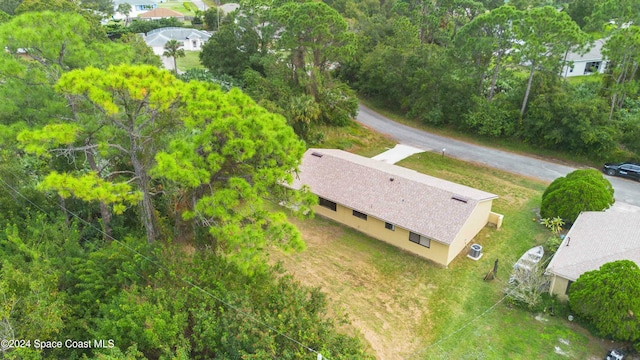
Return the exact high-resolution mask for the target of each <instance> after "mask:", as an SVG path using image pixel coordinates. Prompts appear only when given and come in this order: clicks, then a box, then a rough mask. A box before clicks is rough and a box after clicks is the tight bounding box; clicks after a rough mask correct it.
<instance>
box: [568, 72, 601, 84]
mask: <svg viewBox="0 0 640 360" xmlns="http://www.w3.org/2000/svg"><path fill="white" fill-rule="evenodd" d="M567 81H568V82H569V83H570V84H571V85H578V84H585V83H601V82H602V74H591V75H582V76H570V77H568V78H567Z"/></svg>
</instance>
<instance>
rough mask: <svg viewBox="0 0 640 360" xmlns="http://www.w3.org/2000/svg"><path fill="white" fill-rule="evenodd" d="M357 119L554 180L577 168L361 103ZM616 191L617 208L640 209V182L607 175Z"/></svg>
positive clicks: (416, 142)
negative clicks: (431, 129) (453, 135)
mask: <svg viewBox="0 0 640 360" xmlns="http://www.w3.org/2000/svg"><path fill="white" fill-rule="evenodd" d="M358 110H359V111H358V116H357V118H356V119H357V121H358V122H359V123H361V124H363V125H365V126H367V127H369V128H371V129H373V130H375V131H378V132H380V133H383V134H386V135H389V136H390V137H392V138H393V139H395V140H396V141H397V142H399V143H401V144H405V145H409V146H413V147H416V148H419V149H423V150H425V151H435V152H442V151H443V149H444V153H445V156H451V157H454V158H457V159H461V160H465V161H469V162H474V163H478V164H483V165H487V166H490V167H493V168H496V169H500V170H505V171H509V172H512V173H515V174H519V175H523V176H528V177H531V178H535V179H540V180H543V181H546V182H551V181H553V180H554V179H556V178H558V177H561V176H565V175H567V174H568V173H570V172H572V171H574V170H576V168H573V167H570V166H566V165H562V164H557V163H554V162H550V161H545V160H540V159H536V158H533V157H528V156H524V155H519V154H514V153H510V152H508V151H503V150H497V149H493V148H489V147H485V146H481V145H475V144H471V143H467V142H464V141H460V140H455V139H450V138H447V137H444V136H439V135H434V134H431V133H428V132H426V131H422V130H418V129H414V128H412V127H409V126H406V125H403V124H399V123H397V122H395V121H393V120H390V119H388V118H386V117H384V116H383V115H381V114H378V113H376V112H375V111H373V110H371V109H369V108H367V107H366V106H363V105H360V106H359V108H358ZM605 177H606V178H607V179H608V180H609V181H611V184H612V185H613V188H614V190H615V194H614V196H615V198H616V205H615V207H616V208H619V209H620V210H622V211H640V208H635V207H634V206H640V183H638V182H637V181H633V180H626V179H621V178H617V177H611V176H607V175H605Z"/></svg>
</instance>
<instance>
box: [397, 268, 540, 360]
mask: <svg viewBox="0 0 640 360" xmlns="http://www.w3.org/2000/svg"><path fill="white" fill-rule="evenodd" d="M550 260H551V258H548V259H547V260H545V263H548V262H549V261H550ZM542 265H545V264H542ZM523 284H524V283H522V282H521V283H519V284H518V285H517V286H516V287H514V288H513V289H512V290H511V291H509V292H508V293H507V294H505V295H504V296H503V297H502V298H500V300H498V301H497V302H496V303H495V304H493V305H491V306H490V307H488V308H487V309H486V310H485V311H483V312H482V313H481V314H480V315H478V316H476V317H475V318H473V319H471V320H469V321H467V322H466V323H465V324H463V325H462V326H461V327H459V328H458V329H456V330H455V331H454V332H452V333H450V334H449V335H447V336H445V337H443V338H441V339H440V340H438V341H436V342H434V343H433V344H431V345H429V346H427V347H425V348H422V349H420V350H418V351H416V352H414V353H412V354H411V355H409V356H408V357H407V359H412V358H415V357H416V356H418V355H420V354H422V353H424V352H425V351H427V350H429V349H431V348H432V347H434V346H438V345H439V344H440V343H442V342H443V341H445V340H447V339H449V338H450V337H452V336H453V335H455V334H457V333H459V332H460V331H462V330H464V329H466V328H467V327H469V325H471V324H472V323H474V322H475V321H476V320H478V319H480V318H481V317H483V316H484V315H485V314H486V313H488V312H489V311H491V310H493V309H494V308H495V307H496V306H498V305H499V304H500V303H502V302H503V301H504V300H505V299H506V298H507V297H508V296H509V295H511V294H512V293H513V292H514V291H516V290H517V289H518V288H519V287H520V286H522V285H523Z"/></svg>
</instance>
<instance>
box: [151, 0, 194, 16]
mask: <svg viewBox="0 0 640 360" xmlns="http://www.w3.org/2000/svg"><path fill="white" fill-rule="evenodd" d="M184 3H185V2H184V1H176V0H167V1H165V2H163V3H160V4H158V7H160V8H166V9H171V10H174V11H177V12H179V13H181V14H183V15H185V16H194V15H195V12H194V11H193V10H192V9H194V8H197V7H196V6H195V4H194V3H192V2H190V1H188V3H189V4H190V5H188V6H189V9H187V8H186V7H185V6H184Z"/></svg>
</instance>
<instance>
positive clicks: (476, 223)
mask: <svg viewBox="0 0 640 360" xmlns="http://www.w3.org/2000/svg"><path fill="white" fill-rule="evenodd" d="M303 185H307V186H309V188H310V190H311V192H312V193H314V194H315V195H317V196H318V198H319V204H318V205H317V206H316V207H315V209H314V210H315V212H316V214H318V215H321V216H324V217H327V218H329V219H332V220H335V221H337V222H340V223H342V224H345V225H347V226H350V227H352V228H354V229H357V230H359V231H361V232H363V233H365V234H367V235H370V236H372V237H374V238H376V239H379V240H382V241H385V242H387V243H389V244H392V245H394V246H397V247H399V248H401V249H404V250H406V251H409V252H411V253H414V254H417V255H419V256H421V257H424V258H426V259H429V260H432V261H434V262H436V263H438V264H441V265H444V266H447V265H449V263H451V261H453V259H454V258H455V257H456V256H457V255H458V254H459V253H460V252H461V251H462V250H463V249H464V248H465V246H466V245H467V244H468V243H469V242H470V241H471V240H472V239H473V238H474V237H475V236H476V235H477V234H478V232H479V231H480V230H481V229H482V228H483V227H484V226H485V225H486V224H487V223H494V224H495V225H496V226H498V227H499V226H500V225H501V223H502V215H499V214H496V213H493V212H491V206H492V203H493V200H494V199H496V198H497V196H496V195H494V194H490V193H488V192H484V191H481V190H477V189H474V188H471V187H468V186H464V185H460V184H456V183H453V182H450V181H446V180H442V179H438V178H435V177H432V176H428V175H425V174H421V173H419V172H417V171H414V170H410V169H407V168H403V167H400V166H397V165H391V164H387V163H385V162H382V161H379V160H374V159H370V158H366V157H362V156H359V155H355V154H351V153H348V152H346V151H342V150H335V149H309V150H308V151H307V152H306V153H305V154H304V157H303V158H302V164H301V166H300V168H299V171H298V172H297V173H296V174H294V181H293V183H292V184H291V185H289V186H290V187H292V188H294V189H299V188H301V187H302V186H303Z"/></svg>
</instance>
